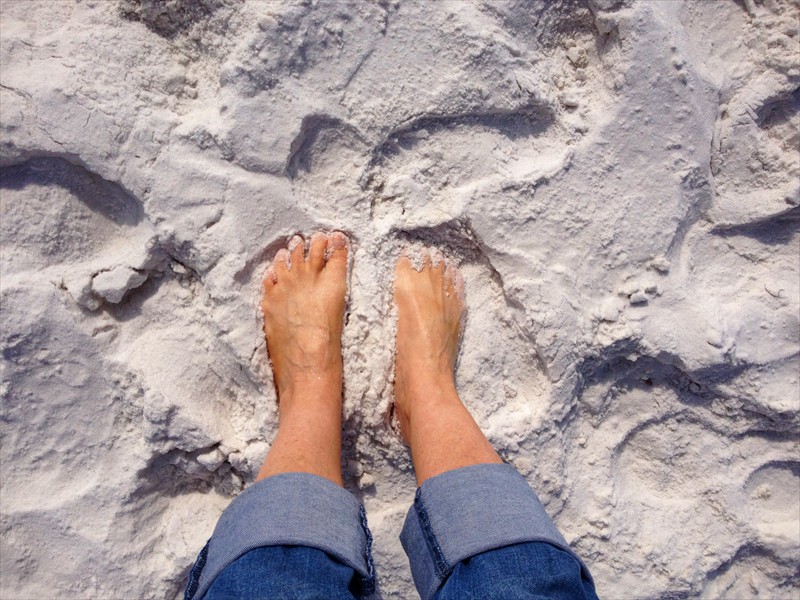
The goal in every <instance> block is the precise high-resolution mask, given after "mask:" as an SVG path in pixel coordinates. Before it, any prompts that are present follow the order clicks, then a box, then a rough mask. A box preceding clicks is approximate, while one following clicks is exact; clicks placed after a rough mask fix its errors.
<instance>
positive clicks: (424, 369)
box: [394, 254, 464, 442]
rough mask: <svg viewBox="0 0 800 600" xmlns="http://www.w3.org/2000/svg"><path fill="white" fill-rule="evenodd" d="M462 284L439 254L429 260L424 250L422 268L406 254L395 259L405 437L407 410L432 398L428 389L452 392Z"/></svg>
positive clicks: (398, 393) (398, 390) (398, 387)
mask: <svg viewBox="0 0 800 600" xmlns="http://www.w3.org/2000/svg"><path fill="white" fill-rule="evenodd" d="M434 263H436V264H434ZM463 288H464V282H463V279H462V278H461V274H460V273H459V272H458V270H457V269H455V267H452V266H448V264H447V263H446V261H444V260H441V259H440V258H439V257H435V258H434V259H433V260H432V259H431V256H430V254H426V256H425V259H424V265H423V268H422V270H421V271H417V270H416V269H415V268H414V267H413V265H412V263H411V261H410V260H409V259H408V258H407V257H402V258H400V260H398V261H397V266H396V267H395V284H394V301H395V304H396V305H397V342H396V343H397V356H396V359H395V360H396V362H395V382H394V395H395V410H396V413H397V417H398V419H399V421H400V429H401V432H402V434H403V437H404V438H405V439H406V442H409V440H410V412H411V410H412V409H413V408H415V407H416V405H417V404H419V402H420V401H422V402H428V401H432V400H434V399H435V398H436V397H437V394H431V391H432V390H437V391H442V392H445V395H446V396H448V397H451V396H454V395H455V381H454V378H453V368H454V367H455V361H456V355H457V353H458V340H459V336H460V334H461V316H462V313H463V311H464V303H463V300H462V297H463ZM451 392H452V393H451ZM456 400H457V396H456Z"/></svg>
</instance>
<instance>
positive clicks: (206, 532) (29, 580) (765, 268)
mask: <svg viewBox="0 0 800 600" xmlns="http://www.w3.org/2000/svg"><path fill="white" fill-rule="evenodd" d="M799 27H800V2H798V0H719V1H714V2H711V1H698V0H694V1H688V0H675V1H660V2H657V1H651V0H547V1H544V0H541V1H533V0H525V1H523V0H508V1H494V0H492V1H490V0H472V1H462V0H443V1H437V2H433V1H422V0H374V1H367V0H363V1H347V0H306V1H304V0H292V1H285V0H269V1H267V0H0V125H1V127H2V129H1V131H0V310H1V311H2V312H1V313H0V319H1V322H0V333H1V334H2V341H1V342H0V347H2V385H1V386H0V395H1V397H2V413H1V414H0V435H1V436H2V437H1V439H2V445H1V446H0V459H1V464H0V536H1V537H0V597H2V598H4V599H9V600H12V599H23V598H24V599H33V598H37V599H38V598H75V599H77V598H90V597H91V598H104V599H105V598H107V599H116V598H161V599H165V600H173V599H177V598H180V597H182V593H183V586H184V585H185V582H186V578H187V575H188V572H189V568H190V566H191V564H192V562H193V561H194V558H195V556H196V554H197V552H198V551H199V550H200V548H201V547H202V546H203V544H204V543H205V541H206V540H207V538H208V537H209V536H210V534H211V532H212V530H213V527H214V525H215V523H216V520H217V518H218V517H219V515H220V513H221V511H222V510H223V509H224V508H225V507H226V506H227V505H228V503H229V502H230V500H231V498H233V497H234V496H235V495H236V494H237V493H238V492H240V491H241V490H242V489H243V487H244V486H246V485H247V484H249V483H250V482H252V481H253V480H254V478H255V475H256V473H257V471H258V469H259V467H260V464H261V461H262V459H263V457H264V455H265V454H266V452H267V449H268V448H269V444H270V442H271V440H272V438H273V436H274V434H275V430H276V427H277V406H276V397H275V390H274V387H273V384H272V374H271V371H270V365H269V361H268V359H267V354H266V349H265V343H264V339H263V334H262V330H261V326H262V324H261V318H262V317H261V314H260V309H259V302H260V297H259V294H260V279H261V277H262V274H263V273H264V270H265V268H266V266H267V264H268V263H269V261H270V260H271V259H272V257H273V255H274V253H275V251H276V250H277V249H278V248H280V247H282V246H284V245H285V244H286V243H287V241H288V240H289V239H290V238H291V237H292V235H294V234H296V233H302V234H303V235H306V236H308V235H310V234H311V233H312V232H314V231H317V230H323V231H331V230H334V229H340V230H342V231H344V232H345V233H347V234H348V236H349V237H350V238H351V240H352V250H351V258H352V263H351V268H350V274H349V285H350V287H349V299H348V305H347V318H346V325H345V331H344V335H343V347H344V370H345V390H344V431H343V436H344V438H343V439H344V478H345V485H346V487H347V489H348V490H350V491H351V492H352V493H353V494H355V496H356V497H357V498H358V499H359V500H360V501H361V502H363V503H364V504H365V506H366V508H367V513H368V517H369V524H370V526H371V528H372V530H373V533H374V537H375V541H374V551H375V562H376V568H377V573H378V585H379V590H380V591H379V597H380V598H383V599H385V600H389V599H398V600H405V599H409V598H414V597H415V595H416V594H415V592H414V588H413V583H412V581H411V574H410V570H409V567H408V562H407V559H406V557H405V555H404V554H403V551H402V548H401V546H400V542H399V539H398V535H399V532H400V529H401V526H402V521H403V518H404V516H405V513H406V510H407V509H408V507H409V505H410V503H411V502H412V500H413V495H414V489H415V482H414V477H413V472H412V469H411V462H410V457H409V455H408V451H407V449H406V448H405V447H404V445H403V444H402V442H401V440H400V438H399V437H398V435H397V433H396V432H395V430H394V428H393V427H392V423H391V405H392V378H393V351H394V329H395V321H394V311H393V310H392V302H391V298H392V296H391V294H392V278H393V272H394V263H395V260H396V258H397V257H398V256H399V255H400V253H401V252H404V251H408V248H409V247H411V248H412V250H411V252H412V253H413V247H419V246H423V245H424V246H428V247H435V248H438V249H439V250H441V252H442V255H443V256H446V257H448V260H451V261H453V263H454V264H458V265H459V268H460V270H461V273H462V274H463V276H464V280H465V283H466V290H465V294H466V305H467V316H466V321H465V324H464V334H463V338H462V344H461V351H460V355H459V358H458V365H457V382H458V387H459V391H460V393H461V397H462V398H463V400H464V402H465V404H466V405H467V407H468V408H469V409H470V411H471V412H472V413H473V414H474V415H475V418H476V420H477V422H478V423H479V424H480V425H481V427H482V428H483V430H484V431H485V432H486V434H487V436H488V437H489V439H490V441H491V442H492V443H493V444H494V445H495V447H496V448H497V449H498V451H499V452H500V454H501V456H502V457H503V458H504V459H505V460H506V461H508V462H509V463H511V464H513V465H514V466H516V468H517V469H518V470H519V471H520V472H521V473H522V474H523V475H524V476H525V477H526V479H527V480H528V481H529V482H530V484H531V485H532V486H533V488H534V489H535V490H536V491H537V493H538V494H539V496H540V498H541V500H542V502H543V504H544V505H545V507H546V508H547V511H548V513H549V514H550V515H551V516H552V517H553V519H554V520H555V522H556V523H557V525H558V527H559V528H560V530H561V531H562V532H563V533H564V536H565V537H566V539H567V540H568V541H569V542H570V544H572V546H573V547H574V548H575V550H576V551H577V553H578V554H579V555H580V556H581V557H582V558H584V559H585V560H586V562H587V563H588V564H589V566H590V567H591V570H592V573H593V575H594V577H595V580H596V583H597V590H598V593H599V595H600V597H601V598H609V599H612V600H615V599H623V598H650V599H655V598H724V599H726V600H729V599H736V600H739V599H744V598H770V599H780V600H783V599H800V567H798V565H800V445H799V441H800V437H799V434H798V432H799V431H800V381H798V378H799V377H800V235H798V231H799V230H800V227H799V225H800V33H798V28H799Z"/></svg>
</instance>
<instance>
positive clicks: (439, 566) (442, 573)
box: [414, 488, 453, 581]
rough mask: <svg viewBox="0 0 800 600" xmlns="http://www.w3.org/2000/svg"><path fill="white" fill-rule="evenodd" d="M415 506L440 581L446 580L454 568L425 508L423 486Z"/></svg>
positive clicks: (419, 489) (415, 496) (415, 500)
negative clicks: (446, 557)
mask: <svg viewBox="0 0 800 600" xmlns="http://www.w3.org/2000/svg"><path fill="white" fill-rule="evenodd" d="M414 508H415V509H416V511H417V518H418V519H419V524H420V527H421V529H422V534H423V535H424V537H425V544H426V545H427V546H428V551H429V552H430V553H431V556H432V557H433V564H434V567H436V575H437V577H438V578H439V579H440V581H444V580H445V579H447V577H448V576H449V575H450V573H451V571H452V570H453V569H452V567H451V566H450V565H449V564H447V560H445V558H444V553H443V552H442V548H441V547H440V546H439V541H438V540H437V539H436V534H434V533H433V528H432V527H431V521H430V518H429V517H428V511H427V510H426V509H425V503H424V502H423V501H422V488H417V493H416V494H415V495H414Z"/></svg>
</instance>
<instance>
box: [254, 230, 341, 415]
mask: <svg viewBox="0 0 800 600" xmlns="http://www.w3.org/2000/svg"><path fill="white" fill-rule="evenodd" d="M348 247H349V243H348V239H347V237H346V236H345V235H344V234H343V233H341V232H338V231H337V232H333V233H330V234H325V233H319V232H318V233H315V234H314V235H312V236H311V241H310V243H309V248H308V255H307V256H306V253H305V242H304V240H303V238H301V237H300V236H295V237H294V238H292V240H291V241H290V242H289V245H288V248H286V249H281V250H279V251H278V252H277V253H276V254H275V259H274V260H273V263H272V265H271V266H270V267H269V268H268V269H267V272H266V274H265V275H264V281H263V292H264V295H263V299H262V301H261V309H262V310H263V312H264V333H265V334H266V338H267V350H268V352H269V357H270V360H271V361H272V368H273V374H274V377H275V386H276V388H277V391H278V399H279V400H282V399H284V397H285V396H291V395H292V394H293V391H294V390H295V389H297V388H298V387H300V386H302V387H303V388H304V389H308V386H310V385H311V386H314V387H317V386H327V387H330V386H334V388H335V389H338V390H341V381H342V342H341V338H342V326H343V321H344V307H345V296H346V294H347V255H348Z"/></svg>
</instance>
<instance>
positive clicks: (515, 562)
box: [395, 258, 597, 600]
mask: <svg viewBox="0 0 800 600" xmlns="http://www.w3.org/2000/svg"><path fill="white" fill-rule="evenodd" d="M462 290H463V282H462V281H461V278H460V275H459V274H458V273H457V271H455V270H454V269H453V268H451V267H446V266H445V265H444V264H442V263H439V264H434V262H433V261H431V260H430V258H426V260H425V262H424V265H423V268H422V270H421V271H419V272H418V271H415V270H414V268H413V267H412V265H411V262H410V261H409V260H408V259H405V258H402V259H400V261H398V264H397V268H396V270H395V303H396V304H397V312H398V322H397V357H396V365H395V369H396V370H395V402H396V410H397V415H398V418H399V420H400V428H401V430H402V433H403V436H404V438H405V439H406V441H407V442H408V444H409V446H410V447H411V457H412V459H413V461H414V470H415V472H416V475H417V482H418V483H419V486H420V487H419V488H418V489H417V494H416V498H415V500H414V506H413V507H412V509H411V510H410V511H409V513H408V517H407V518H406V522H405V525H404V527H403V533H402V535H401V536H400V540H401V542H402V543H403V548H404V549H405V551H406V554H408V557H409V560H410V562H411V573H412V575H413V577H414V583H415V585H416V586H417V590H418V591H419V593H420V596H421V597H422V599H423V600H431V599H436V600H449V599H450V598H454V599H455V598H458V599H459V600H466V599H469V598H476V599H477V598H480V599H481V600H500V599H502V600H522V599H524V598H534V597H535V598H564V599H566V598H570V599H572V598H574V599H576V600H578V599H581V598H585V599H587V600H596V598H597V597H596V595H595V594H594V587H593V585H592V582H591V577H590V576H589V573H588V571H587V570H586V568H585V566H584V565H583V564H582V563H581V562H580V560H579V559H578V558H577V557H576V556H575V555H574V553H572V551H571V550H570V549H569V545H568V544H567V543H566V541H565V540H564V538H563V537H561V534H560V533H559V532H558V530H557V529H556V527H555V525H554V524H553V522H552V521H551V520H550V518H549V517H548V516H547V513H546V512H545V510H544V507H543V506H542V505H541V503H540V502H539V499H538V498H537V497H536V494H535V493H534V491H533V490H532V489H531V488H530V486H529V485H528V483H527V482H526V481H525V479H524V478H523V477H522V476H520V474H519V473H517V472H516V470H514V468H513V467H511V466H510V465H506V464H503V463H502V461H501V460H500V457H499V456H498V455H497V453H496V452H495V451H494V449H493V448H492V446H491V444H489V441H488V440H487V439H486V437H485V436H484V435H483V433H482V432H481V430H480V428H479V427H478V425H477V424H476V423H475V421H474V419H473V418H472V417H471V416H470V414H469V412H468V411H467V409H466V408H465V407H464V405H463V404H461V401H460V400H459V398H458V394H457V392H456V388H455V382H454V377H453V367H454V364H455V358H456V349H457V346H458V338H459V333H460V331H459V329H460V323H461V314H462V311H463V301H462Z"/></svg>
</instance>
